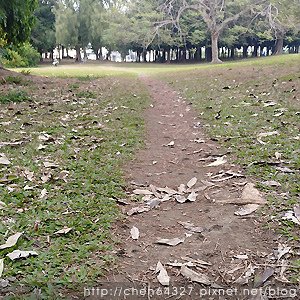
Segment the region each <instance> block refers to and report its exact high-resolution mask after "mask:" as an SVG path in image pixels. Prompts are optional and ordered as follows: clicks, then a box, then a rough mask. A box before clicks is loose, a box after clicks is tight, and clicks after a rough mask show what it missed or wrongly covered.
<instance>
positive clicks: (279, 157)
mask: <svg viewBox="0 0 300 300" xmlns="http://www.w3.org/2000/svg"><path fill="white" fill-rule="evenodd" d="M275 158H276V159H277V160H280V159H281V158H282V153H280V152H275Z"/></svg>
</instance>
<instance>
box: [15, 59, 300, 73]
mask: <svg viewBox="0 0 300 300" xmlns="http://www.w3.org/2000/svg"><path fill="white" fill-rule="evenodd" d="M297 63H300V59H299V55H283V56H278V57H273V56H272V57H262V58H255V59H246V60H237V61H229V62H225V63H223V64H221V65H212V64H210V63H204V62H203V63H198V64H156V63H107V62H100V63H98V62H89V63H86V64H75V63H74V64H63V63H62V64H60V65H59V66H58V67H53V66H52V65H43V66H40V67H38V68H30V69H28V70H30V73H31V74H33V75H43V76H55V77H76V78H78V77H81V78H84V77H88V78H94V77H96V78H98V77H107V76H111V75H114V76H126V77H128V76H136V75H142V74H148V75H155V74H165V73H177V72H183V73H184V72H187V71H189V72H190V71H195V70H207V69H209V70H211V69H215V70H222V69H224V68H227V67H230V68H234V69H238V68H240V67H246V66H252V67H255V68H256V67H258V68H259V67H260V66H261V65H265V66H266V65H274V64H276V65H278V66H280V65H286V64H289V65H293V64H297ZM24 70H26V69H24V68H20V69H14V71H18V72H22V71H24Z"/></svg>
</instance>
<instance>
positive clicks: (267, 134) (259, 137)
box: [257, 131, 279, 145]
mask: <svg viewBox="0 0 300 300" xmlns="http://www.w3.org/2000/svg"><path fill="white" fill-rule="evenodd" d="M273 135H279V132H278V131H272V132H262V133H260V134H258V135H257V140H258V142H259V143H260V144H262V145H265V144H266V143H265V142H264V141H262V138H265V137H268V136H273Z"/></svg>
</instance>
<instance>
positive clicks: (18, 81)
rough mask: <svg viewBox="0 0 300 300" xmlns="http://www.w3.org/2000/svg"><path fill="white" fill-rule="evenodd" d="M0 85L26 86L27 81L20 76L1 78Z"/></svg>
mask: <svg viewBox="0 0 300 300" xmlns="http://www.w3.org/2000/svg"><path fill="white" fill-rule="evenodd" d="M1 84H16V85H24V86H26V85H28V84H29V81H28V80H25V79H24V78H22V77H21V76H6V77H4V78H2V80H1Z"/></svg>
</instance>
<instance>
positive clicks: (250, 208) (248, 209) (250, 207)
mask: <svg viewBox="0 0 300 300" xmlns="http://www.w3.org/2000/svg"><path fill="white" fill-rule="evenodd" d="M259 207H260V205H259V204H246V205H245V206H243V207H241V208H240V209H239V210H238V211H236V212H235V213H234V214H235V215H236V216H247V215H250V214H252V213H253V212H255V211H256V210H258V209H259Z"/></svg>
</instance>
